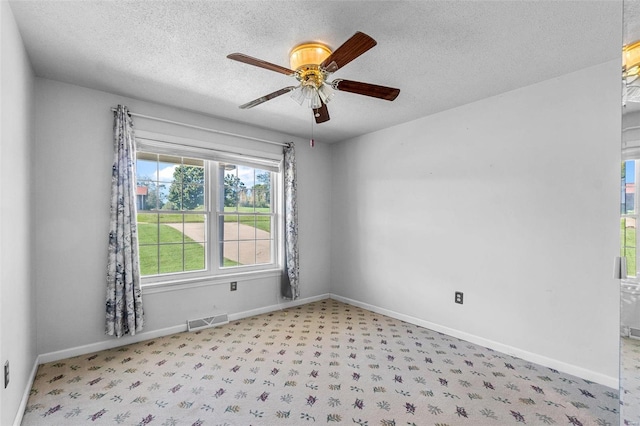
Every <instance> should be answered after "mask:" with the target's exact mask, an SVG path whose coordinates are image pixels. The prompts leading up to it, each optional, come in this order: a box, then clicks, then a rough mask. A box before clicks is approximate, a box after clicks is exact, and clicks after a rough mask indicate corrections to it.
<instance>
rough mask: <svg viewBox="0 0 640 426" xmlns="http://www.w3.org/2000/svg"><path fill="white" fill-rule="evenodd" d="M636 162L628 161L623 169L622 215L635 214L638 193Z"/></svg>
mask: <svg viewBox="0 0 640 426" xmlns="http://www.w3.org/2000/svg"><path fill="white" fill-rule="evenodd" d="M635 168H636V162H635V160H628V161H625V162H624V163H623V167H622V196H621V200H620V201H621V203H622V209H621V213H622V214H630V213H635V211H636V207H635V201H636V200H635V192H636V171H635Z"/></svg>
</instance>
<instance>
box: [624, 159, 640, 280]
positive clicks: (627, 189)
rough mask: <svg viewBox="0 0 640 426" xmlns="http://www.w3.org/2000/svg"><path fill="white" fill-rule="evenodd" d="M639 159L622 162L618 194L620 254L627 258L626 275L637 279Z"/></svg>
mask: <svg viewBox="0 0 640 426" xmlns="http://www.w3.org/2000/svg"><path fill="white" fill-rule="evenodd" d="M639 161H640V160H626V161H623V162H622V179H621V196H620V203H621V204H620V241H621V247H620V255H621V256H622V257H625V258H626V260H627V276H628V277H629V278H630V279H637V278H638V274H637V264H638V262H637V255H638V253H637V242H638V227H637V223H638V213H639V212H638V186H637V185H636V183H637V181H638V173H639V172H640V170H638V163H639Z"/></svg>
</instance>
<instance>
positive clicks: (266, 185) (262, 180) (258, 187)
mask: <svg viewBox="0 0 640 426" xmlns="http://www.w3.org/2000/svg"><path fill="white" fill-rule="evenodd" d="M253 197H254V200H255V208H256V211H257V212H260V213H271V172H268V171H265V170H258V169H256V184H255V186H254V187H253Z"/></svg>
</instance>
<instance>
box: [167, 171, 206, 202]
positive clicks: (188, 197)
mask: <svg viewBox="0 0 640 426" xmlns="http://www.w3.org/2000/svg"><path fill="white" fill-rule="evenodd" d="M167 198H168V199H169V202H171V203H172V205H173V206H175V207H176V208H177V209H180V208H182V209H183V210H194V209H196V208H197V207H200V206H202V205H204V168H203V167H197V166H185V165H179V166H177V167H176V168H175V170H174V172H173V182H172V183H171V186H170V187H169V196H168V197H167Z"/></svg>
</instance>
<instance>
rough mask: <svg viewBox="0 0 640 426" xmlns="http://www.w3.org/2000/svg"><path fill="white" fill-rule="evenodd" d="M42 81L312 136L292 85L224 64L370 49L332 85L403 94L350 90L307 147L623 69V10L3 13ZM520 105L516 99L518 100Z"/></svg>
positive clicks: (24, 4) (75, 4)
mask: <svg viewBox="0 0 640 426" xmlns="http://www.w3.org/2000/svg"><path fill="white" fill-rule="evenodd" d="M10 5H11V8H12V10H13V13H14V15H15V18H16V21H17V23H18V26H19V28H20V32H21V34H22V37H23V40H24V43H25V46H26V49H27V52H28V54H29V57H30V58H31V61H32V64H33V67H34V70H35V72H36V74H37V75H38V76H41V77H45V78H50V79H54V80H60V81H64V82H69V83H73V84H77V85H81V86H85V87H89V88H95V89H99V90H104V91H107V92H111V93H116V94H121V95H125V96H129V97H133V98H137V99H142V100H148V101H152V102H157V103H162V104H168V105H173V106H177V107H181V108H185V109H189V110H193V111H198V112H201V113H204V114H208V115H212V116H216V117H222V118H225V119H229V120H233V121H239V122H247V123H251V124H253V125H256V126H259V127H264V128H268V129H273V130H277V131H281V132H284V133H288V134H293V135H298V136H301V137H309V133H310V129H311V122H312V115H311V112H310V110H309V109H307V108H306V107H301V106H299V105H298V104H297V103H295V102H294V101H293V100H291V99H290V98H289V96H287V95H284V96H281V97H279V98H276V99H274V100H271V101H269V102H266V103H264V104H262V105H259V106H257V107H255V108H253V109H250V110H241V109H239V108H238V105H240V104H243V103H245V102H248V101H250V100H253V99H255V98H258V97H260V96H262V95H265V94H267V93H271V92H273V91H275V90H277V89H280V88H282V87H285V86H289V85H292V84H294V83H295V80H294V79H293V78H292V77H287V76H285V75H283V74H278V73H275V72H272V71H268V70H265V69H261V68H256V67H252V66H250V65H246V64H242V63H239V62H234V61H231V60H229V59H226V55H227V54H229V53H232V52H241V53H245V54H247V55H250V56H254V57H258V58H260V59H263V60H266V61H269V62H272V63H275V64H279V65H283V66H285V67H289V63H288V53H289V51H290V49H291V48H292V47H293V46H294V45H296V44H299V43H301V42H304V41H311V40H314V41H319V42H323V43H325V44H327V45H329V46H330V47H331V48H333V49H335V48H336V47H338V46H339V45H340V44H342V43H343V42H344V41H345V40H347V39H348V38H349V37H350V36H351V35H353V34H354V33H355V32H356V31H363V32H365V33H367V34H369V35H370V36H371V37H373V38H374V39H376V40H377V42H378V45H377V46H376V47H374V48H373V49H371V50H370V51H368V52H366V53H365V54H364V55H362V56H360V57H359V58H358V59H356V60H354V61H353V62H351V63H350V64H348V65H347V66H345V67H344V68H342V69H340V70H338V71H337V72H336V73H335V74H333V76H332V77H333V78H345V79H351V80H357V81H365V82H369V83H374V84H380V85H386V86H391V87H397V88H400V89H401V90H402V91H401V93H400V96H399V97H398V98H397V99H396V100H395V101H394V102H388V101H383V100H378V99H373V98H368V97H364V96H360V95H355V94H351V93H346V92H339V93H338V95H337V96H336V97H335V98H334V99H333V100H332V101H331V102H330V103H329V104H328V107H329V113H330V115H331V120H330V121H329V122H327V123H323V124H320V125H314V132H315V137H316V140H318V141H321V142H336V141H340V140H344V139H347V138H350V137H353V136H356V135H360V134H364V133H369V132H372V131H375V130H379V129H381V128H385V127H389V126H393V125H396V124H400V123H403V122H407V121H410V120H413V119H416V118H419V117H422V116H426V115H429V114H433V113H436V112H439V111H443V110H447V109H450V108H453V107H456V106H459V105H463V104H466V103H469V102H473V101H476V100H479V99H483V98H486V97H488V96H492V95H496V94H499V93H503V92H506V91H509V90H513V89H515V88H518V87H522V86H526V85H530V84H533V83H536V82H539V81H542V80H546V79H549V78H553V77H556V76H559V75H562V74H565V73H568V72H571V71H574V70H578V69H580V68H584V67H587V66H591V65H595V64H599V63H602V62H605V61H609V60H613V59H616V58H619V57H620V47H621V39H622V30H621V22H622V2H621V1H576V2H573V1H549V2H547V1H531V2H529V1H473V2H466V1H465V2H462V1H420V2H418V1H340V2H330V1H298V2H294V1H287V2H277V1H268V2H267V1H187V2H182V1H161V2H156V1H38V0H35V1H32V0H30V1H20V0H16V1H10ZM523 102H526V99H523Z"/></svg>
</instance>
